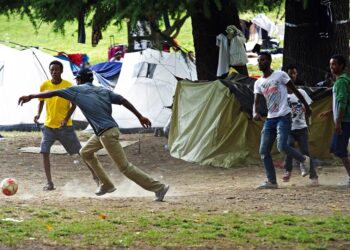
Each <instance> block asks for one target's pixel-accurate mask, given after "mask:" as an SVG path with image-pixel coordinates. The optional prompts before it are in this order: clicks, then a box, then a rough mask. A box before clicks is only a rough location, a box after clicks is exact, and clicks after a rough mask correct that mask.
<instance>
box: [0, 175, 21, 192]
mask: <svg viewBox="0 0 350 250" xmlns="http://www.w3.org/2000/svg"><path fill="white" fill-rule="evenodd" d="M0 187H1V191H2V193H3V194H4V195H7V196H11V195H14V194H15V193H16V192H17V190H18V185H17V181H16V180H15V179H13V178H6V179H3V180H2V181H1V184H0Z"/></svg>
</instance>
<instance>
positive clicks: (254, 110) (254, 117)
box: [253, 94, 262, 121]
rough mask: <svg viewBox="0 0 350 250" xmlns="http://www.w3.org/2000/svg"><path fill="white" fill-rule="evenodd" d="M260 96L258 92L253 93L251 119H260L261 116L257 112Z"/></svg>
mask: <svg viewBox="0 0 350 250" xmlns="http://www.w3.org/2000/svg"><path fill="white" fill-rule="evenodd" d="M260 98H262V95H260V94H255V95H254V106H253V119H254V120H256V121H261V120H262V116H261V114H259V113H258V112H257V110H258V109H259V106H260Z"/></svg>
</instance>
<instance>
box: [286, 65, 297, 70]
mask: <svg viewBox="0 0 350 250" xmlns="http://www.w3.org/2000/svg"><path fill="white" fill-rule="evenodd" d="M290 69H298V68H297V66H296V65H295V64H289V65H287V67H286V71H288V70H290Z"/></svg>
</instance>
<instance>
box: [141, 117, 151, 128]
mask: <svg viewBox="0 0 350 250" xmlns="http://www.w3.org/2000/svg"><path fill="white" fill-rule="evenodd" d="M139 120H140V123H141V125H142V127H144V128H150V127H151V126H152V123H151V121H150V120H148V118H146V117H143V116H141V117H140V118H139Z"/></svg>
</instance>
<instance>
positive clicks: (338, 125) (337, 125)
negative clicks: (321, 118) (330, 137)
mask: <svg viewBox="0 0 350 250" xmlns="http://www.w3.org/2000/svg"><path fill="white" fill-rule="evenodd" d="M334 128H335V133H336V134H338V135H341V134H342V133H343V130H342V128H341V122H340V121H338V120H337V121H336V122H335V125H334Z"/></svg>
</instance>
